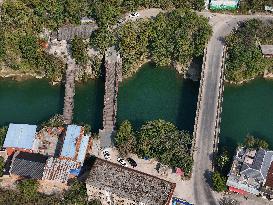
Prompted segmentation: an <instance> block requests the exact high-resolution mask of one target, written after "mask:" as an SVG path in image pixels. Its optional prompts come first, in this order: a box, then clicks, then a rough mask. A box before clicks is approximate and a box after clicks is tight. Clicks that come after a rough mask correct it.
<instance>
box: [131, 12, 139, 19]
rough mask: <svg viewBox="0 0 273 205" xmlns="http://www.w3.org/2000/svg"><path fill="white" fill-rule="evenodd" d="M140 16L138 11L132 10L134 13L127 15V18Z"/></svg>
mask: <svg viewBox="0 0 273 205" xmlns="http://www.w3.org/2000/svg"><path fill="white" fill-rule="evenodd" d="M139 16H140V14H139V13H138V12H134V13H131V14H130V15H129V18H137V17H139Z"/></svg>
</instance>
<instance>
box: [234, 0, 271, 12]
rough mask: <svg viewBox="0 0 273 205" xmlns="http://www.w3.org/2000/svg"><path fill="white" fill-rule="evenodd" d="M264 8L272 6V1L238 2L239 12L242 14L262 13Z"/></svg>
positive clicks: (250, 0) (246, 0)
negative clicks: (249, 12)
mask: <svg viewBox="0 0 273 205" xmlns="http://www.w3.org/2000/svg"><path fill="white" fill-rule="evenodd" d="M265 6H273V1H272V0H255V1H253V0H242V1H240V6H239V8H240V10H241V11H242V12H244V13H246V12H248V11H251V12H255V11H264V7H265Z"/></svg>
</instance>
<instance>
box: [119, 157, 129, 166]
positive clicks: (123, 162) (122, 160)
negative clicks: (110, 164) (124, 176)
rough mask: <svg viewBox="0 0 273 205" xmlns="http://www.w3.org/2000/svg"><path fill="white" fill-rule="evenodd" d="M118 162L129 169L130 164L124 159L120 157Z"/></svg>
mask: <svg viewBox="0 0 273 205" xmlns="http://www.w3.org/2000/svg"><path fill="white" fill-rule="evenodd" d="M117 161H118V162H119V163H120V164H121V165H122V166H124V167H128V164H127V163H126V161H125V160H124V159H123V158H120V157H118V158H117Z"/></svg>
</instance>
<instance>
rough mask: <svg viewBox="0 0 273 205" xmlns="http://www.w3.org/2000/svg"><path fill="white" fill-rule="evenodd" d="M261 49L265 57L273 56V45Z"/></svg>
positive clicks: (263, 46)
mask: <svg viewBox="0 0 273 205" xmlns="http://www.w3.org/2000/svg"><path fill="white" fill-rule="evenodd" d="M261 49H262V53H263V54H264V55H273V45H261Z"/></svg>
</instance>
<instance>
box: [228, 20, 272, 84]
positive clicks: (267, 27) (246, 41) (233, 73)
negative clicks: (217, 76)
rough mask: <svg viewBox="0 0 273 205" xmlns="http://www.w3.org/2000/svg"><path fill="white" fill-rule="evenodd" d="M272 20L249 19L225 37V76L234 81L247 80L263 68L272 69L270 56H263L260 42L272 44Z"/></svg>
mask: <svg viewBox="0 0 273 205" xmlns="http://www.w3.org/2000/svg"><path fill="white" fill-rule="evenodd" d="M272 30H273V22H267V23H264V22H262V21H260V20H256V19H255V20H249V21H247V22H244V23H242V25H241V26H240V27H239V29H238V30H237V31H234V32H233V33H232V34H230V35H229V36H227V37H226V42H227V47H228V57H227V61H226V62H227V67H226V71H225V76H226V79H227V80H228V81H232V82H235V83H238V82H241V81H248V80H250V79H252V78H255V77H257V76H258V75H261V74H263V72H264V71H265V70H269V71H272V70H273V60H272V58H271V59H270V58H264V57H263V55H262V52H261V49H260V46H259V45H260V44H271V45H272V44H273V32H272Z"/></svg>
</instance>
